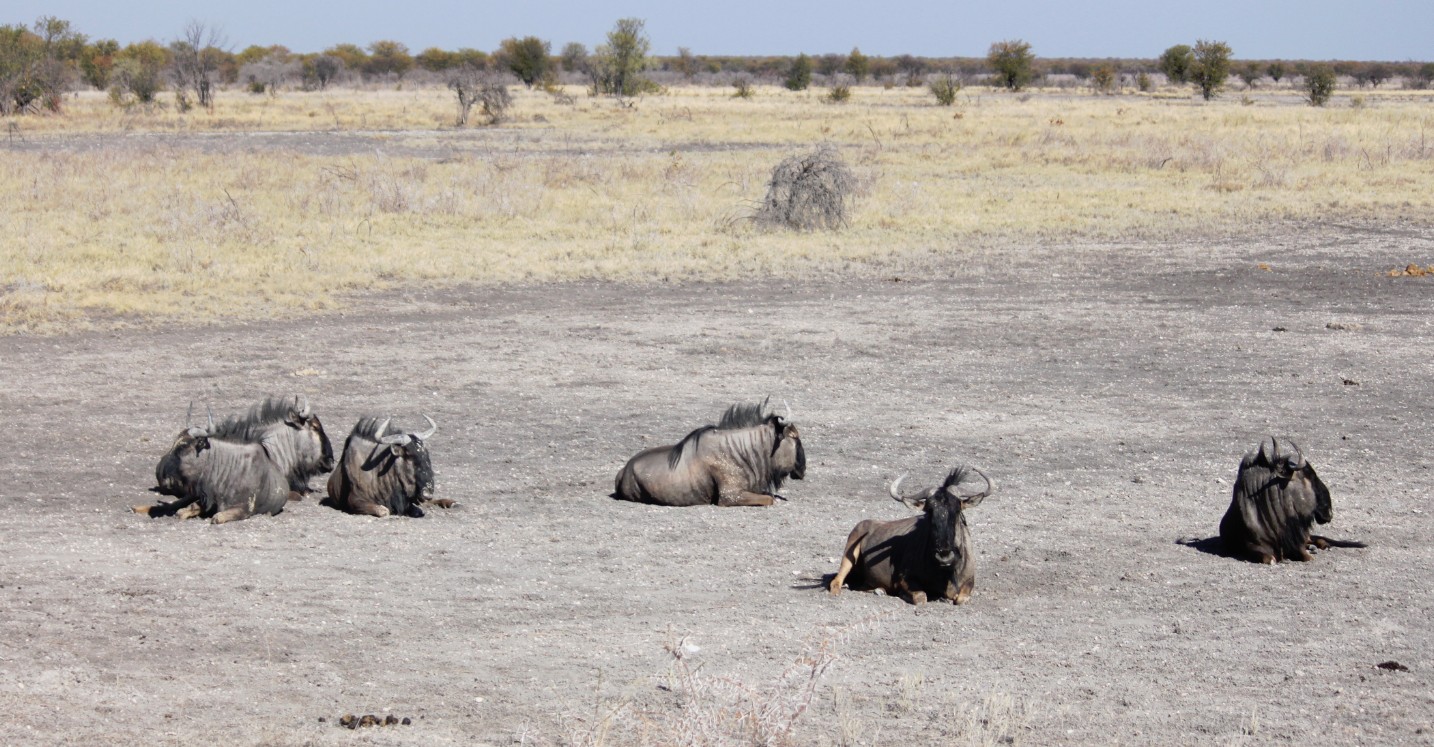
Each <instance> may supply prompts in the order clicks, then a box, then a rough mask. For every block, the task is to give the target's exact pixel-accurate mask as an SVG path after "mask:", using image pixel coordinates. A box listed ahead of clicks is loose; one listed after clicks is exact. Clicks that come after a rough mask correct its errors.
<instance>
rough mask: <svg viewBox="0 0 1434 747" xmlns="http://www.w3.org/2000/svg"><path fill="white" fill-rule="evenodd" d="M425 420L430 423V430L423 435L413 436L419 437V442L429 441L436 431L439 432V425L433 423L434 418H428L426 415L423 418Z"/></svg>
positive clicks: (416, 434)
mask: <svg viewBox="0 0 1434 747" xmlns="http://www.w3.org/2000/svg"><path fill="white" fill-rule="evenodd" d="M423 419H424V420H427V421H428V430H426V431H424V432H422V433H415V434H413V435H414V436H417V437H418V440H419V441H427V440H428V437H429V436H432V435H433V433H434V431H437V430H438V424H437V423H435V422H433V418H430V417H428V416H427V415H424V416H423Z"/></svg>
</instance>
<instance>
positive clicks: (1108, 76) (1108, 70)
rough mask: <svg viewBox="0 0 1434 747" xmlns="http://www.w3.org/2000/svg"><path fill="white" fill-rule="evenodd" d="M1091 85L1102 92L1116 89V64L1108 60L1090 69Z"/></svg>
mask: <svg viewBox="0 0 1434 747" xmlns="http://www.w3.org/2000/svg"><path fill="white" fill-rule="evenodd" d="M1090 85H1091V88H1094V89H1095V90H1096V91H1098V92H1100V93H1110V92H1112V91H1114V90H1115V66H1113V65H1111V64H1110V63H1108V62H1104V63H1101V64H1099V65H1096V66H1095V67H1093V68H1091V70H1090Z"/></svg>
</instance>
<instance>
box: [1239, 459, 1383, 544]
mask: <svg viewBox="0 0 1434 747" xmlns="http://www.w3.org/2000/svg"><path fill="white" fill-rule="evenodd" d="M1281 440H1283V441H1284V442H1285V443H1286V444H1288V445H1286V446H1282V445H1281ZM1333 518H1334V505H1333V504H1332V503H1331V502H1330V498H1329V489H1328V488H1326V487H1325V486H1324V482H1323V481H1321V480H1320V479H1319V475H1317V474H1315V470H1314V466H1313V465H1311V464H1310V463H1309V462H1308V461H1307V460H1306V459H1305V456H1304V454H1303V453H1301V452H1300V447H1299V446H1296V445H1295V443H1294V442H1293V441H1290V440H1288V439H1277V438H1274V437H1271V438H1269V439H1267V440H1264V441H1261V442H1260V447H1259V448H1258V449H1256V450H1254V451H1251V452H1250V453H1248V454H1246V455H1245V458H1244V459H1242V460H1240V471H1239V472H1238V473H1237V474H1236V475H1235V489H1234V496H1233V497H1232V498H1231V499H1230V508H1229V509H1228V510H1226V511H1225V517H1224V518H1223V519H1221V520H1220V541H1221V542H1222V543H1223V544H1224V546H1225V552H1227V553H1229V554H1231V555H1234V556H1236V557H1241V558H1245V559H1248V560H1253V561H1258V562H1261V563H1275V562H1278V561H1281V560H1310V559H1312V558H1311V555H1310V552H1309V547H1310V546H1311V545H1313V546H1315V547H1318V548H1320V549H1321V550H1323V549H1325V548H1328V547H1366V545H1365V544H1364V543H1362V542H1350V541H1346V540H1334V539H1330V538H1328V537H1321V536H1319V535H1317V534H1310V525H1311V524H1313V523H1314V522H1319V523H1321V524H1328V523H1329V522H1330V520H1331V519H1333Z"/></svg>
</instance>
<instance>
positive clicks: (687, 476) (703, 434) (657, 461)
mask: <svg viewBox="0 0 1434 747" xmlns="http://www.w3.org/2000/svg"><path fill="white" fill-rule="evenodd" d="M766 406H767V401H766V400H762V402H760V403H758V404H755V405H732V406H731V407H728V408H727V412H726V413H724V414H723V415H722V420H721V421H720V422H719V423H718V424H717V425H705V426H703V427H701V428H698V429H697V430H695V431H692V432H691V433H689V434H687V436H686V437H685V438H683V439H682V440H681V441H679V442H677V443H676V444H674V445H672V446H658V447H656V448H652V449H648V450H646V451H643V452H642V453H640V454H638V455H637V456H635V457H633V458H632V459H630V460H628V462H627V464H626V465H624V466H623V468H622V470H621V471H620V472H618V473H617V479H616V480H615V481H614V484H613V493H612V497H614V498H620V499H622V500H626V501H637V502H640V503H654V504H658V505H663V506H700V505H711V504H716V505H718V506H770V505H772V500H773V498H775V497H778V496H777V491H778V490H779V489H781V487H782V482H783V481H784V480H785V479H786V478H788V477H791V478H792V479H794V480H800V479H802V478H803V477H804V476H806V472H807V454H806V451H805V450H804V449H803V448H802V438H801V434H799V433H798V432H797V426H796V425H795V424H793V423H791V422H789V421H788V420H784V419H783V418H781V417H779V416H777V415H772V414H769V413H766V412H765V409H766ZM790 415H791V413H790V412H789V413H788V417H790Z"/></svg>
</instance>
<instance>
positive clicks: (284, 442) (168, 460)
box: [154, 395, 334, 499]
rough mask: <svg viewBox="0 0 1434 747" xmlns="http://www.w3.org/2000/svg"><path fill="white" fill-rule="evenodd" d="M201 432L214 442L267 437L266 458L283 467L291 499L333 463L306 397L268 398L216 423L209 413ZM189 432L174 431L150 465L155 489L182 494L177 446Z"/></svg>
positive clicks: (299, 495)
mask: <svg viewBox="0 0 1434 747" xmlns="http://www.w3.org/2000/svg"><path fill="white" fill-rule="evenodd" d="M204 431H205V433H206V437H208V438H210V439H212V440H216V441H230V442H234V443H261V442H267V447H266V448H267V449H268V452H269V454H270V456H271V458H272V459H273V460H274V461H275V462H276V463H278V464H279V466H280V468H281V469H283V470H284V475H285V477H286V478H287V479H288V481H289V492H290V493H291V495H290V497H291V498H293V499H298V498H302V497H303V496H304V495H306V494H308V493H309V478H311V477H313V476H315V475H321V474H323V473H325V472H328V471H330V470H332V469H333V468H334V448H333V445H332V444H331V443H330V442H329V436H328V434H327V433H325V432H324V424H323V423H322V422H320V421H319V416H318V415H316V414H314V413H313V411H311V410H310V409H309V401H308V399H307V398H305V397H303V396H302V395H300V396H296V397H294V398H293V399H292V400H290V399H288V398H283V399H279V398H274V397H270V398H268V399H266V400H264V401H263V402H260V403H259V404H257V405H254V406H253V407H251V408H249V412H248V413H246V414H244V415H234V416H230V417H228V418H225V419H224V420H221V421H219V422H218V423H215V421H214V416H213V415H212V414H211V415H210V416H209V425H208V427H207V428H205V429H204ZM188 432H189V431H188V430H186V431H185V432H182V433H180V434H179V439H177V440H176V441H175V445H174V446H173V447H171V449H170V451H169V453H168V454H165V455H164V457H163V458H161V459H160V460H159V464H158V465H157V466H156V467H155V470H154V476H155V481H156V482H157V483H158V487H157V488H156V489H155V490H156V492H159V493H165V494H168V495H174V496H180V497H183V496H184V494H185V490H184V486H183V485H182V484H181V480H180V479H179V474H178V471H177V468H178V457H177V455H176V449H178V448H180V441H182V440H183V439H184V438H185V435H186V434H187V433H188Z"/></svg>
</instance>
